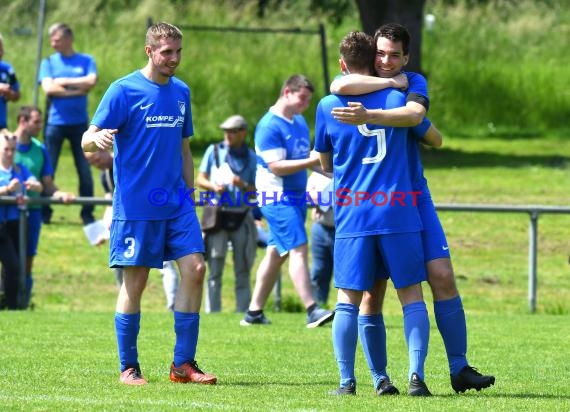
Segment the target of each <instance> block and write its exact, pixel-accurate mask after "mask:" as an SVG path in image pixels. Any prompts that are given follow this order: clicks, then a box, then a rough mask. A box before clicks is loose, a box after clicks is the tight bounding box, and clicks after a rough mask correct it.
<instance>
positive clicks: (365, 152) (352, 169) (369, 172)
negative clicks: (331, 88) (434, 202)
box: [315, 32, 431, 396]
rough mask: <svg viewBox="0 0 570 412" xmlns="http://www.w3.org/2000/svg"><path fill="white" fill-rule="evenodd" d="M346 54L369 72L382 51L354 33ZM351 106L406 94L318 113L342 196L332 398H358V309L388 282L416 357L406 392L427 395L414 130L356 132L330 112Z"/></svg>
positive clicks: (326, 106) (344, 46) (320, 139)
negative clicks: (411, 151)
mask: <svg viewBox="0 0 570 412" xmlns="http://www.w3.org/2000/svg"><path fill="white" fill-rule="evenodd" d="M340 52H341V53H340V54H341V68H342V70H343V72H350V71H354V72H359V73H363V74H370V72H371V68H372V67H371V64H370V62H371V61H372V59H373V58H374V54H375V52H376V48H375V45H374V42H373V39H372V38H371V37H370V36H368V35H366V34H365V33H362V32H352V33H349V34H348V35H347V36H345V38H344V39H343V40H342V42H341V44H340ZM349 100H355V101H359V102H361V103H362V104H363V105H368V106H372V107H382V108H383V109H393V108H400V107H402V106H405V104H406V101H405V95H404V93H402V92H401V91H399V90H396V89H386V90H381V91H377V92H374V93H370V94H368V95H362V96H358V97H351V98H350V99H349V98H348V97H344V96H336V95H329V96H326V97H324V98H323V99H322V100H321V101H320V102H319V105H318V107H317V114H316V125H315V150H316V151H318V152H320V153H321V154H320V157H321V164H322V166H323V169H324V170H325V171H333V172H334V181H335V187H334V189H335V193H336V196H337V200H336V202H335V209H334V211H335V224H336V238H335V253H334V266H335V273H334V281H335V282H334V283H335V287H336V288H338V297H337V304H336V307H335V318H334V320H333V347H334V352H335V357H336V360H337V363H338V367H339V371H340V387H339V388H338V389H337V390H336V391H334V392H333V393H334V394H338V395H344V394H355V393H356V378H355V374H354V359H355V351H356V343H357V339H358V320H359V306H360V303H361V301H362V297H363V295H364V294H365V293H368V291H372V292H370V293H372V294H373V296H375V294H376V293H379V292H383V291H384V290H385V287H386V281H385V279H386V278H388V276H389V277H390V278H391V280H392V282H393V284H394V287H395V288H396V290H397V293H398V297H399V299H400V303H401V304H402V309H403V312H404V332H405V336H406V342H407V344H408V351H409V355H410V358H409V361H410V365H409V377H410V390H409V392H408V393H409V394H410V395H412V396H429V395H431V394H430V392H429V390H428V388H427V386H426V385H425V383H424V362H425V358H426V355H427V349H428V342H429V319H428V313H427V309H426V305H425V303H424V301H423V294H422V288H421V282H422V281H425V280H426V273H425V266H424V261H423V249H422V244H421V235H420V231H421V229H422V225H421V221H420V217H419V214H418V211H417V208H416V202H415V194H414V193H413V190H412V185H411V178H410V175H409V168H408V165H407V148H406V145H407V133H408V129H407V128H404V127H384V126H382V127H379V126H374V127H370V126H368V125H364V124H362V125H359V126H357V127H356V126H353V125H346V124H342V123H340V122H338V121H336V120H335V119H334V117H333V116H332V109H333V108H334V107H338V106H346V105H347V103H348V101H349ZM402 118H404V117H402ZM407 121H409V122H413V121H414V120H413V116H408V119H407ZM341 194H342V196H340V195H341ZM339 198H340V199H339ZM363 348H364V351H365V353H366V352H367V351H368V350H371V349H373V348H374V346H373V345H368V344H367V343H366V342H363ZM366 355H367V357H368V356H369V355H368V354H366ZM383 372H384V375H383V378H384V379H382V381H381V382H380V384H381V385H380V388H378V389H380V390H382V391H383V392H384V393H398V391H397V389H396V388H395V387H394V386H393V385H392V383H391V382H390V379H389V377H388V375H387V374H386V373H385V371H383Z"/></svg>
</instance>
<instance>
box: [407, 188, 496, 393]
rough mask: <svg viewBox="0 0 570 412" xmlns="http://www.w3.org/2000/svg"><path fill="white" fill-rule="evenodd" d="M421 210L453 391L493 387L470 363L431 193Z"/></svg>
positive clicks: (458, 298) (459, 306)
mask: <svg viewBox="0 0 570 412" xmlns="http://www.w3.org/2000/svg"><path fill="white" fill-rule="evenodd" d="M418 210H419V212H420V216H421V219H422V223H423V225H424V230H423V231H422V245H423V249H424V256H425V260H426V262H427V263H426V269H427V274H428V283H429V285H430V288H431V291H432V294H433V308H434V315H435V320H436V324H437V328H438V330H439V333H440V334H441V337H442V339H443V343H444V346H445V351H446V354H447V360H448V364H449V372H450V378H451V384H452V387H453V389H454V390H455V391H456V392H464V391H465V390H468V389H476V390H480V389H482V388H487V387H489V386H491V385H493V384H494V382H495V377H494V376H490V375H482V374H480V373H479V372H477V371H476V370H475V369H474V368H472V367H470V366H469V364H468V362H467V356H466V354H467V324H466V321H465V312H464V310H463V303H462V301H461V296H460V295H459V291H458V290H457V286H456V283H455V276H454V271H453V266H452V264H451V255H450V250H449V245H448V243H447V239H446V237H445V232H444V231H443V227H442V226H441V222H440V220H439V217H438V215H437V212H436V210H435V207H434V205H433V201H432V199H431V197H430V196H429V191H428V192H427V195H426V196H422V198H421V200H420V202H418Z"/></svg>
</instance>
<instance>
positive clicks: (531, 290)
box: [0, 196, 570, 313]
mask: <svg viewBox="0 0 570 412" xmlns="http://www.w3.org/2000/svg"><path fill="white" fill-rule="evenodd" d="M15 203H16V198H15V197H14V196H0V205H1V204H15ZM27 203H28V204H64V203H63V202H62V201H61V200H59V199H52V198H46V197H40V198H33V199H29V200H28V202H27ZM65 204H66V205H111V200H110V199H105V198H97V197H77V198H75V200H73V201H71V202H70V203H65ZM435 207H436V209H437V210H438V211H444V212H476V213H479V212H481V213H482V212H487V213H527V214H528V215H529V218H530V221H529V247H528V306H529V310H530V311H531V312H533V313H534V312H535V311H536V296H537V279H538V274H537V253H538V218H539V216H540V215H544V214H570V207H563V206H544V205H492V204H489V205H486V204H468V203H465V204H461V203H440V204H437V205H435ZM26 210H27V205H23V207H22V208H21V209H20V244H19V250H20V262H21V267H22V270H21V273H20V284H21V285H24V284H25V276H26V270H25V268H26V253H25V251H26V236H25V227H26ZM22 252H23V253H22Z"/></svg>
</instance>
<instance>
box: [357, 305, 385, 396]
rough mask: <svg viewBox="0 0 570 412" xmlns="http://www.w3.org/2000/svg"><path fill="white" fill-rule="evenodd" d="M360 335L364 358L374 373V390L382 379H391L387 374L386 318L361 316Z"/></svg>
mask: <svg viewBox="0 0 570 412" xmlns="http://www.w3.org/2000/svg"><path fill="white" fill-rule="evenodd" d="M358 335H359V336H360V342H361V343H362V349H363V350H364V356H366V360H367V362H368V367H369V368H370V372H371V373H372V381H373V383H374V388H378V385H379V384H380V381H381V380H382V379H390V378H389V376H388V374H387V373H386V366H387V364H388V356H387V354H386V326H385V325H384V317H383V316H382V314H379V315H359V316H358Z"/></svg>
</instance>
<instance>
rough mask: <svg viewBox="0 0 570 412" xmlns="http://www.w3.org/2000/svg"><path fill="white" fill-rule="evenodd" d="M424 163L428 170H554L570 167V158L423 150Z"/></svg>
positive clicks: (445, 149)
mask: <svg viewBox="0 0 570 412" xmlns="http://www.w3.org/2000/svg"><path fill="white" fill-rule="evenodd" d="M422 162H423V164H424V165H426V166H427V167H428V168H450V167H456V168H462V167H470V168H472V167H482V168H484V167H497V166H500V167H511V168H522V167H528V166H541V167H547V168H553V169H566V168H569V167H570V156H563V155H516V154H503V153H493V152H487V151H481V152H464V151H461V150H455V149H447V148H442V149H437V150H431V149H422Z"/></svg>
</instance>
